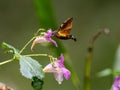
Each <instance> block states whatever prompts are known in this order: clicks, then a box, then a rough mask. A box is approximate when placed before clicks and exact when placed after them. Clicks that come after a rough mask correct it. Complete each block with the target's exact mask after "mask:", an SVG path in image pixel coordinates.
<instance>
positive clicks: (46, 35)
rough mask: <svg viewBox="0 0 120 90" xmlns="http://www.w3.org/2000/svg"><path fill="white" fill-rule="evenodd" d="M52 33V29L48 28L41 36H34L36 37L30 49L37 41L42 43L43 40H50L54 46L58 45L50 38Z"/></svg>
mask: <svg viewBox="0 0 120 90" xmlns="http://www.w3.org/2000/svg"><path fill="white" fill-rule="evenodd" d="M52 33H53V32H52V30H51V29H49V30H48V31H47V32H46V33H45V34H44V35H43V36H38V37H36V39H35V40H34V41H33V43H32V46H31V50H32V49H33V47H34V46H35V45H36V44H37V43H43V42H52V43H53V44H54V45H55V46H56V47H58V45H57V43H56V41H54V40H53V39H51V36H52Z"/></svg>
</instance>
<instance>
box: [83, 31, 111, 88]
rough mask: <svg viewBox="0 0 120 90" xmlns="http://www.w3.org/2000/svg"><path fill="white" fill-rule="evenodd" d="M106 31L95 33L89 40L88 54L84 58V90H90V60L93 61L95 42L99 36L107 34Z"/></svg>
mask: <svg viewBox="0 0 120 90" xmlns="http://www.w3.org/2000/svg"><path fill="white" fill-rule="evenodd" d="M109 32H110V31H109V30H108V29H102V30H100V31H98V32H97V33H95V34H94V35H93V37H92V38H91V40H90V43H89V46H88V49H87V51H88V53H87V56H86V63H85V75H84V90H91V87H90V86H91V85H90V79H91V66H92V59H93V48H94V43H95V40H96V39H97V38H98V37H99V36H100V35H101V34H109Z"/></svg>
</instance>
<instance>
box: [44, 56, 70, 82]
mask: <svg viewBox="0 0 120 90" xmlns="http://www.w3.org/2000/svg"><path fill="white" fill-rule="evenodd" d="M43 71H44V72H45V73H53V74H54V76H55V79H56V81H57V82H58V83H59V84H61V83H62V81H63V79H64V78H65V79H66V80H69V79H70V74H71V72H70V71H69V70H68V69H66V68H65V66H64V56H63V55H62V54H61V56H60V58H59V59H58V60H56V61H54V62H53V63H50V64H48V65H47V66H46V67H45V68H44V69H43Z"/></svg>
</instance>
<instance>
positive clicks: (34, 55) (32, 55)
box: [24, 54, 55, 62]
mask: <svg viewBox="0 0 120 90" xmlns="http://www.w3.org/2000/svg"><path fill="white" fill-rule="evenodd" d="M24 56H27V57H36V56H45V57H49V58H50V61H51V62H53V61H54V59H55V58H54V57H53V56H51V55H49V54H28V55H24Z"/></svg>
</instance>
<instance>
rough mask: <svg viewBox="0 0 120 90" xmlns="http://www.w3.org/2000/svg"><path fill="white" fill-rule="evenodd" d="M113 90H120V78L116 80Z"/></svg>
mask: <svg viewBox="0 0 120 90" xmlns="http://www.w3.org/2000/svg"><path fill="white" fill-rule="evenodd" d="M113 90H120V76H118V77H116V78H115V80H114V84H113Z"/></svg>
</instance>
